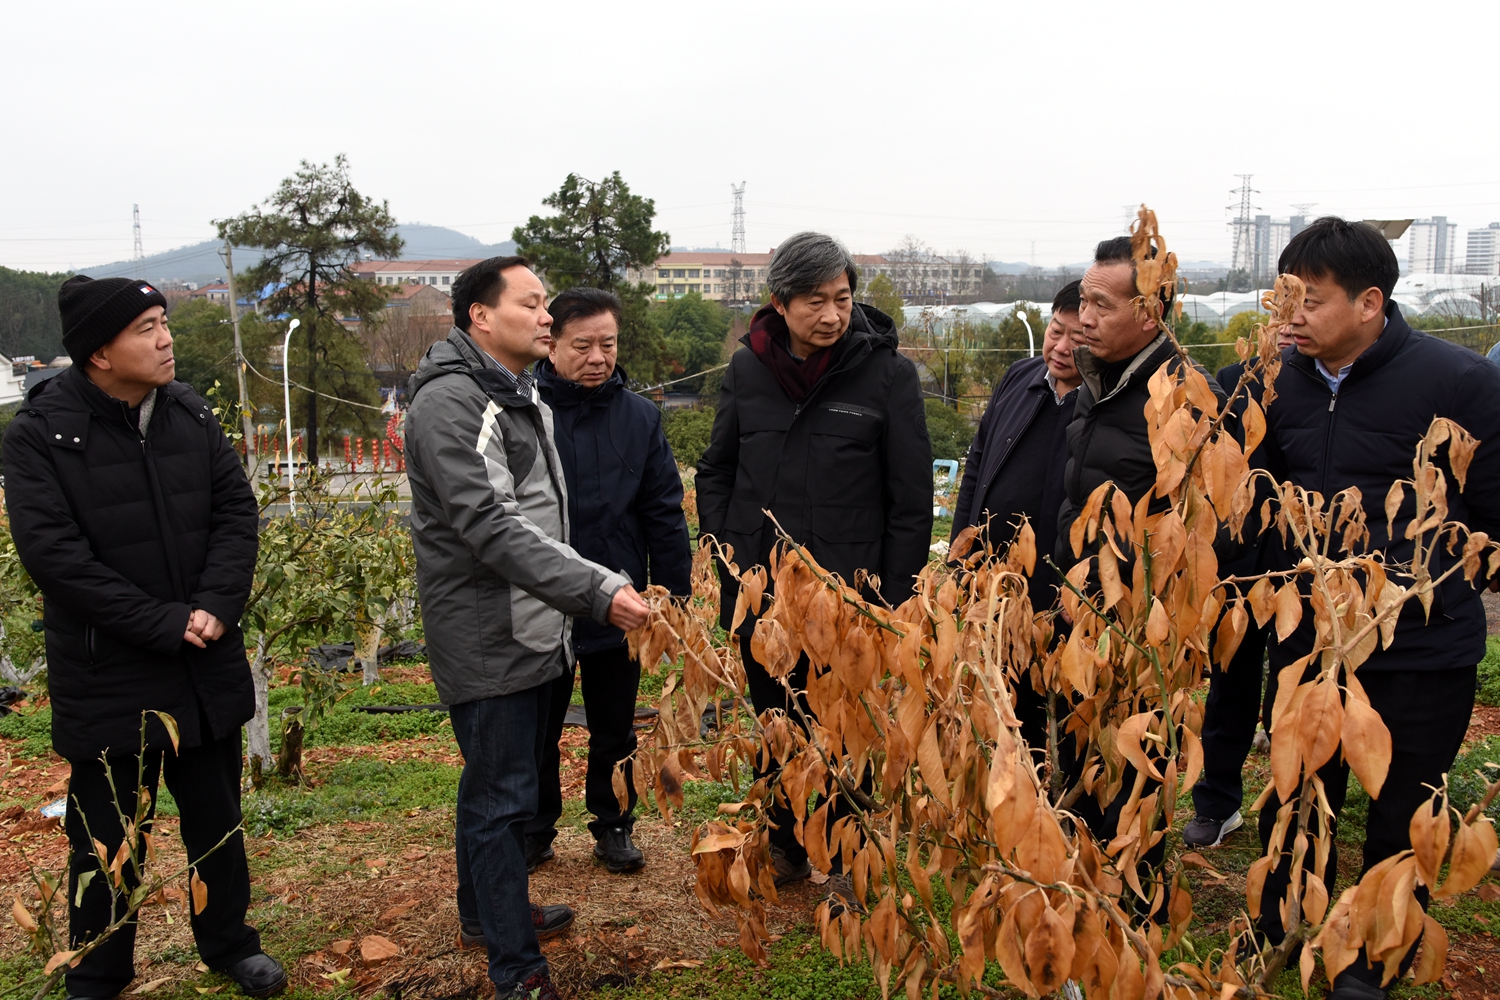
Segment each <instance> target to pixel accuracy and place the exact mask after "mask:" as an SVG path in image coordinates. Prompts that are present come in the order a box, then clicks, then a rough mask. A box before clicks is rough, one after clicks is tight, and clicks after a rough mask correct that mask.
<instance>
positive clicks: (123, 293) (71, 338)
mask: <svg viewBox="0 0 1500 1000" xmlns="http://www.w3.org/2000/svg"><path fill="white" fill-rule="evenodd" d="M152 306H161V307H162V308H163V309H165V308H166V307H167V297H166V296H165V295H163V294H162V293H161V292H158V291H157V290H156V289H155V288H153V287H152V286H151V285H149V284H147V283H146V282H144V281H137V280H135V279H133V278H100V279H99V280H98V281H95V280H94V279H93V278H90V277H88V276H87V275H83V274H75V275H74V276H73V277H71V278H69V279H68V280H67V281H64V282H63V286H62V288H59V289H58V290H57V311H58V312H60V313H62V339H63V347H65V348H67V351H68V357H70V358H72V359H73V363H74V364H75V365H79V366H80V367H81V366H83V365H85V364H87V363H88V360H89V356H90V355H92V354H93V353H94V352H95V351H97V350H98V349H99V348H101V347H103V346H104V345H105V344H107V343H109V342H110V341H111V340H114V339H115V336H116V335H117V334H119V333H120V331H122V330H124V329H125V328H126V327H127V326H129V325H130V324H131V323H133V322H134V321H135V318H136V317H137V316H139V315H140V314H141V313H143V312H145V311H146V310H147V309H150V308H151V307H152Z"/></svg>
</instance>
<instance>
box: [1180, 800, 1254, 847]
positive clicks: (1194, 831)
mask: <svg viewBox="0 0 1500 1000" xmlns="http://www.w3.org/2000/svg"><path fill="white" fill-rule="evenodd" d="M1244 825H1245V819H1244V817H1243V816H1241V815H1240V811H1239V810H1238V809H1236V810H1235V811H1234V815H1233V816H1230V817H1229V818H1228V819H1225V820H1217V819H1209V818H1208V817H1207V816H1194V817H1193V821H1192V822H1191V823H1189V824H1188V825H1187V826H1186V827H1184V828H1183V831H1182V842H1183V843H1184V844H1186V845H1188V846H1189V847H1218V846H1219V845H1220V844H1222V843H1224V838H1225V837H1227V836H1229V835H1230V834H1231V833H1233V832H1234V831H1236V830H1238V829H1239V828H1240V827H1242V826H1244Z"/></svg>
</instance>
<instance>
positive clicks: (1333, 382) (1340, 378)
mask: <svg viewBox="0 0 1500 1000" xmlns="http://www.w3.org/2000/svg"><path fill="white" fill-rule="evenodd" d="M1390 325H1391V320H1390V317H1389V316H1387V317H1386V320H1385V322H1384V323H1382V324H1381V326H1380V332H1381V333H1385V328H1386V327H1387V326H1390ZM1375 339H1377V340H1379V339H1380V338H1379V337H1377V338H1375ZM1374 346H1375V345H1374V344H1371V345H1370V347H1374ZM1369 349H1370V348H1369V347H1367V348H1365V350H1369ZM1363 356H1364V355H1363V354H1361V355H1360V357H1363ZM1358 360H1359V358H1355V359H1354V361H1358ZM1354 361H1351V362H1349V363H1348V364H1347V365H1345V366H1344V367H1342V368H1340V369H1339V372H1338V374H1337V375H1335V374H1334V373H1333V372H1331V371H1329V370H1328V366H1327V365H1325V364H1323V359H1322V358H1313V364H1314V365H1316V366H1317V369H1318V374H1319V375H1321V376H1323V381H1324V382H1327V383H1328V391H1329V392H1331V393H1333V394H1334V395H1335V396H1337V395H1338V394H1339V386H1341V385H1343V384H1344V379H1346V378H1348V377H1349V369H1351V368H1353V367H1354Z"/></svg>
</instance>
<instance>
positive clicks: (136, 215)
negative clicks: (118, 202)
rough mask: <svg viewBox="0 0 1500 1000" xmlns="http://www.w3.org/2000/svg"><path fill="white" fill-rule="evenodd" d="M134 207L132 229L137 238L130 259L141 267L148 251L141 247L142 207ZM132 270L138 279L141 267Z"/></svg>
mask: <svg viewBox="0 0 1500 1000" xmlns="http://www.w3.org/2000/svg"><path fill="white" fill-rule="evenodd" d="M132 207H133V208H134V212H133V213H132V216H133V219H134V225H133V226H132V227H131V228H132V231H133V233H134V236H135V248H134V250H132V251H131V255H130V259H131V260H132V261H134V262H135V263H136V264H137V265H139V264H140V260H141V258H142V257H144V256H146V251H145V250H144V249H143V248H142V247H141V206H139V205H135V206H132ZM131 270H132V271H133V272H134V274H135V276H136V277H137V278H139V277H140V276H141V269H140V267H139V266H136V267H134V268H132V269H131Z"/></svg>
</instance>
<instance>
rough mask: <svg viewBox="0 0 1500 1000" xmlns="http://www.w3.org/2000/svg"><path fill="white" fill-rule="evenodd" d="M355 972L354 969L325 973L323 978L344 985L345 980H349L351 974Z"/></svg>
mask: <svg viewBox="0 0 1500 1000" xmlns="http://www.w3.org/2000/svg"><path fill="white" fill-rule="evenodd" d="M353 971H354V970H353V969H340V970H339V971H337V972H325V973H323V978H324V979H328V980H331V981H333V982H335V983H343V981H344V980H346V979H348V978H349V973H351V972H353Z"/></svg>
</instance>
